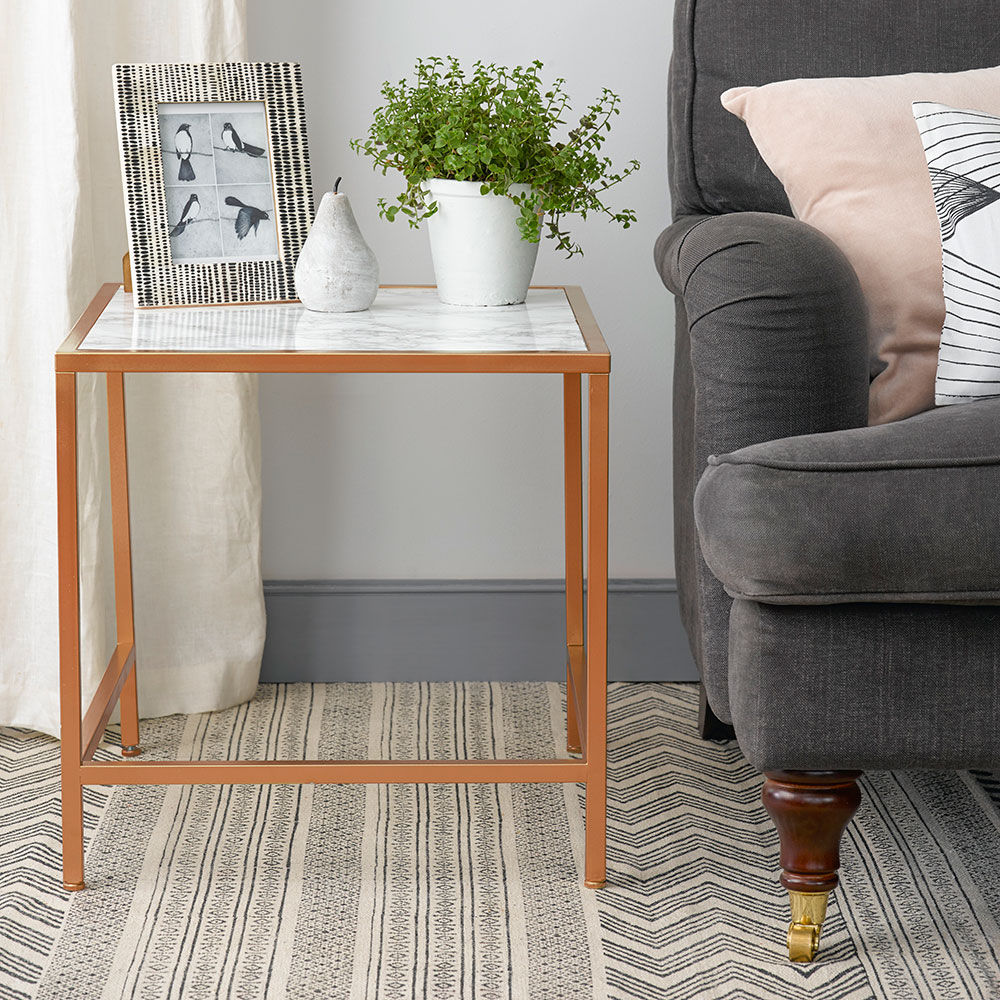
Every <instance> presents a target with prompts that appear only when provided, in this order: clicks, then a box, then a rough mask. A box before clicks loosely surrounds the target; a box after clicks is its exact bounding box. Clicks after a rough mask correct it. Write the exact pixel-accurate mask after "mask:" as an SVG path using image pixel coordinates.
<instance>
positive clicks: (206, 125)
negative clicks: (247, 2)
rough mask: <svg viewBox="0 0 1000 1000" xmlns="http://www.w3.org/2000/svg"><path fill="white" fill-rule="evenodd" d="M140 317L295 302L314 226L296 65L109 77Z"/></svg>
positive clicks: (123, 68) (138, 71)
mask: <svg viewBox="0 0 1000 1000" xmlns="http://www.w3.org/2000/svg"><path fill="white" fill-rule="evenodd" d="M114 82H115V103H116V112H117V118H118V137H119V148H120V152H121V165H122V182H123V186H124V193H125V215H126V223H127V226H128V249H129V257H130V266H131V271H132V289H133V301H134V304H135V305H136V306H137V307H150V306H175V305H225V304H238V303H248V302H289V301H294V299H295V298H296V295H295V261H296V259H297V258H298V254H299V251H300V250H301V248H302V244H303V243H304V242H305V238H306V235H307V233H308V230H309V224H310V222H311V220H312V215H313V203H312V183H311V178H310V173H309V155H308V144H307V139H306V122H305V105H304V101H303V98H302V80H301V70H300V68H299V66H298V64H297V63H183V64H167V63H123V64H119V65H116V66H115V67H114Z"/></svg>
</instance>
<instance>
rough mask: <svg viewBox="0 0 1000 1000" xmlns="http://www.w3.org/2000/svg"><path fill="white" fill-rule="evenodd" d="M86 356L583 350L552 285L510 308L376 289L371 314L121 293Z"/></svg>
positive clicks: (426, 291)
mask: <svg viewBox="0 0 1000 1000" xmlns="http://www.w3.org/2000/svg"><path fill="white" fill-rule="evenodd" d="M79 349H80V350H85V351H239V352H245V351H253V352H260V351H441V352H465V351H476V352H481V351H487V352H490V351H578V352H579V351H586V349H587V346H586V344H585V342H584V340H583V336H582V335H581V334H580V328H579V327H578V326H577V323H576V318H575V317H574V315H573V310H572V309H571V308H570V305H569V301H568V300H567V298H566V295H565V293H564V292H563V291H562V290H561V289H532V290H531V291H529V292H528V298H527V301H526V302H525V303H524V305H519V306H495V307H490V308H485V307H481V306H449V305H445V304H444V303H442V302H441V301H440V300H439V299H438V297H437V293H436V292H435V290H434V289H433V288H382V289H380V290H379V293H378V297H377V298H376V299H375V302H374V304H373V305H372V307H371V309H370V310H368V311H367V312H358V313H320V312H310V311H309V310H308V309H306V308H305V307H303V306H302V305H300V304H299V303H297V302H296V303H289V304H281V305H248V306H209V307H199V306H194V307H185V308H177V309H133V308H132V296H131V295H127V294H126V293H125V292H123V291H122V290H121V289H119V290H118V292H117V293H116V294H115V296H114V298H112V300H111V301H110V302H109V303H108V306H107V308H106V309H105V310H104V312H103V313H102V314H101V317H100V318H99V319H98V321H97V322H96V323H95V324H94V326H93V328H92V329H91V331H90V333H88V334H87V336H86V338H85V339H84V341H83V343H82V344H81V345H80V348H79Z"/></svg>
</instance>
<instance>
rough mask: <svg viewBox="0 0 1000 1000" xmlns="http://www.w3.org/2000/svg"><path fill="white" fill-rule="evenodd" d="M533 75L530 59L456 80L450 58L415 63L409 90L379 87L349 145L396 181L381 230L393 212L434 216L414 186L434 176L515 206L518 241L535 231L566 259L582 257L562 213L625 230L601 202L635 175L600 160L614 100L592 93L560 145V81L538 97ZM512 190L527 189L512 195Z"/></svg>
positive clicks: (536, 73)
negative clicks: (473, 186) (370, 116)
mask: <svg viewBox="0 0 1000 1000" xmlns="http://www.w3.org/2000/svg"><path fill="white" fill-rule="evenodd" d="M541 70H542V63H541V62H537V61H536V62H533V63H531V65H530V66H515V67H514V68H513V69H510V68H508V67H506V66H497V65H495V64H493V63H490V64H488V65H486V64H484V63H482V62H476V63H475V64H474V65H473V67H472V71H471V73H469V74H468V75H466V73H465V71H464V70H463V69H462V67H461V66H460V65H459V62H458V60H457V59H455V58H454V57H449V58H448V59H440V58H437V57H434V58H429V59H418V60H417V64H416V82H415V83H413V84H410V83H408V82H407V81H406V80H405V79H403V80H400V81H399V83H398V84H395V85H394V84H392V83H389V82H388V81H386V82H385V83H384V84H383V85H382V97H383V98H384V99H385V104H384V105H383V106H382V107H380V108H376V110H375V112H374V121H373V122H372V125H371V128H370V129H369V131H368V136H367V137H366V138H365V139H363V140H362V139H354V140H352V142H351V148H352V149H353V150H354V151H355V152H356V153H359V154H360V153H365V154H367V155H368V156H370V157H372V159H373V160H374V161H375V163H374V167H375V168H376V169H377V168H378V167H381V168H382V173H383V174H385V173H387V172H388V171H389V169H390V168H391V169H393V170H399V171H400V172H401V173H402V174H403V176H404V178H405V179H406V189H405V190H404V191H403V193H402V194H400V195H399V196H398V198H397V199H396V203H395V204H389V203H387V202H386V200H385V199H384V198H382V199H380V200H379V203H378V204H379V212H380V214H381V216H382V217H383V218H385V219H388V220H389V221H390V222H391V221H392V220H394V219H395V218H396V216H397V214H399V213H400V212H402V213H403V215H405V216H407V217H408V219H409V223H410V225H411V226H417V225H418V224H419V223H420V222H421V220H423V219H426V218H427V217H428V216H431V215H433V214H434V212H436V211H437V204H436V203H435V202H428V201H427V198H426V195H425V193H424V191H423V190H422V189H421V182H422V181H425V180H427V179H428V178H431V177H441V178H447V179H451V180H459V181H480V182H481V184H482V187H481V190H482V193H483V194H487V193H493V194H498V195H506V196H507V197H508V198H510V199H511V200H512V201H513V202H515V203H516V204H517V205H518V206H519V207H520V210H521V212H520V218H519V219H518V226H519V228H520V230H521V236H522V238H523V239H526V240H530V241H531V242H534V243H537V242H538V240H539V237H540V236H541V233H542V230H543V229H544V230H545V232H546V235H547V236H549V237H550V238H552V239H554V240H555V241H556V243H557V246H558V248H559V249H560V250H564V251H565V252H566V255H567V256H572V255H573V254H577V253H583V251H582V249H581V248H580V245H579V244H578V243H575V242H574V241H573V240H572V239H571V237H570V235H569V233H568V232H567V231H566V229H565V228H564V227H563V218H564V217H565V216H567V215H579V216H581V218H584V219H585V218H586V217H587V215H588V214H589V213H590V212H600V213H603V214H604V215H606V216H608V218H610V219H611V220H612V221H614V222H617V223H619V224H620V225H622V226H623V227H624V228H625V229H628V227H629V226H630V225H631V224H632V223H633V222H635V218H636V217H635V212H633V211H632V209H630V208H625V209H621V210H620V211H617V212H615V211H612V210H611V209H609V208H608V207H607V206H606V205H605V204H604V202H603V201H602V199H601V195H602V194H603V192H605V191H607V189H608V188H610V187H612V186H613V185H615V184H618V183H620V182H621V181H622V180H624V179H625V178H626V177H628V175H629V174H631V173H634V172H635V171H636V170H638V169H639V163H638V161H637V160H631V161H630V162H629V164H628V166H626V167H625V168H624V169H623V170H621V171H617V172H616V171H615V170H614V169H613V168H612V164H611V160H610V159H609V158H607V157H602V156H601V155H600V151H601V147H602V146H603V145H604V141H605V139H606V138H607V134H608V132H610V131H611V120H612V117H613V116H615V115H617V114H619V108H618V105H619V103H620V102H621V98H620V97H619V96H618V95H617V94H615V93H612V91H610V90H608V89H607V88H605V89H604V90H602V92H601V96H600V97H599V98H598V99H597V100H596V101H595V102H594V103H593V104H591V105H589V106H588V108H587V110H586V112H585V113H584V114H583V115H582V116H581V118H580V120H579V123H578V124H577V125H576V126H574V127H573V128H571V129H570V130H569V131H568V133H566V135H565V136H564V138H562V139H561V140H560V139H558V138H557V132H558V130H559V128H560V126H563V125H565V124H566V123H565V121H564V120H563V115H564V114H565V113H567V112H568V111H569V110H570V107H569V97H568V95H567V94H566V91H565V90H564V84H565V80H563V79H562V78H559V79H557V80H556V81H555V82H554V83H553V84H552V86H551V87H549V88H548V89H544V87H543V84H542V81H541V77H540V72H541ZM512 184H530V185H531V187H530V190H529V191H528V192H527V193H514V192H511V191H510V186H511V185H512Z"/></svg>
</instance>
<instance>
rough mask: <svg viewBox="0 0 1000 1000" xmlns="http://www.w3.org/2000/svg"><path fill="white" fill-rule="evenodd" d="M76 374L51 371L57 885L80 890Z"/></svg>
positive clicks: (81, 786) (80, 808)
mask: <svg viewBox="0 0 1000 1000" xmlns="http://www.w3.org/2000/svg"><path fill="white" fill-rule="evenodd" d="M76 481H77V468H76V375H75V374H73V373H72V372H57V373H56V499H57V504H58V544H59V713H60V737H61V741H62V742H61V746H60V750H59V752H60V757H61V763H62V825H63V888H65V889H67V890H70V891H75V890H78V889H84V888H86V886H85V885H84V882H83V785H82V782H81V775H80V765H81V763H82V759H81V758H82V755H83V746H82V743H83V735H82V718H81V715H82V706H81V703H80V590H79V586H80V550H79V536H78V532H77V497H76Z"/></svg>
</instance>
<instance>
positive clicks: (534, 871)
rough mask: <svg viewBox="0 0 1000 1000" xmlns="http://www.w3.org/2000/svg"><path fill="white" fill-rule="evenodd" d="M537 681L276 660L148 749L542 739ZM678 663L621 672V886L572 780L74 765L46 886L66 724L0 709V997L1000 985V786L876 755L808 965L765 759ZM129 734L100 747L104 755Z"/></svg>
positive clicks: (981, 994)
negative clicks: (215, 709) (672, 680)
mask: <svg viewBox="0 0 1000 1000" xmlns="http://www.w3.org/2000/svg"><path fill="white" fill-rule="evenodd" d="M562 704H563V694H562V691H561V689H560V688H559V687H557V686H556V685H547V684H493V685H489V684H461V685H450V684H419V685H418V684H413V685H378V684H372V685H365V684H344V685H332V686H324V685H316V686H311V685H276V686H272V685H266V686H261V688H260V690H259V692H258V695H257V698H256V699H255V700H254V702H252V703H251V704H250V705H248V706H241V707H240V708H238V709H233V710H231V711H229V712H220V713H216V714H213V715H202V716H191V717H187V718H184V717H176V716H175V717H171V718H168V719H161V720H154V721H150V722H147V723H144V730H143V743H144V745H145V746H146V747H147V748H148V752H149V754H150V755H151V756H154V757H161V758H169V757H174V756H176V757H181V758H184V757H199V758H205V759H211V758H215V759H222V758H226V757H247V758H249V757H252V756H276V757H296V756H299V757H300V756H303V755H305V756H315V757H320V756H323V757H332V758H336V757H364V756H366V755H367V756H372V757H383V756H393V757H401V758H403V757H416V756H420V757H449V756H460V757H461V756H468V757H487V756H526V757H532V756H550V755H556V754H557V753H558V752H559V748H560V747H562V745H563V743H564V739H565V737H564V723H563V708H562ZM696 707H697V706H696V699H695V691H694V689H693V688H692V687H691V686H689V685H679V684H678V685H650V684H616V685H613V686H612V688H611V692H610V705H609V725H610V732H611V739H610V750H609V755H610V766H611V778H612V780H611V789H610V796H609V823H610V833H609V885H608V888H607V889H605V890H603V891H601V892H597V893H594V892H590V891H588V890H585V889H583V888H582V880H581V876H580V871H581V863H582V850H583V822H582V800H581V795H580V792H579V790H578V789H577V788H576V787H575V786H560V785H509V786H500V787H495V786H491V785H470V786H464V787H455V786H423V787H412V786H393V787H390V788H384V787H378V786H372V787H369V788H364V787H353V786H345V787H339V786H304V787H298V786H281V785H279V786H269V787H266V788H254V787H231V788H213V787H203V788H141V787H134V788H128V787H122V788H117V789H114V790H113V791H111V792H110V793H109V792H108V791H107V790H103V789H94V790H92V791H89V792H88V801H87V810H88V819H89V822H90V824H91V827H92V829H91V830H90V833H89V845H88V850H87V880H88V884H89V885H90V887H91V888H90V890H89V891H87V892H84V893H79V894H75V895H73V896H70V897H69V898H68V900H67V897H66V894H64V893H62V892H61V890H60V889H59V874H58V863H59V856H58V815H57V809H58V754H57V749H58V744H56V743H54V742H53V741H51V740H48V739H46V738H44V737H39V736H33V735H30V734H25V733H19V732H16V731H11V730H4V731H2V733H0V1000H8V998H21V997H32V996H37V997H41V998H53V1000H57V998H58V1000H61V998H67V1000H68V998H73V1000H90V998H95V1000H96V998H112V997H113V998H124V997H143V998H147V997H148V998H160V997H164V998H166V997H191V998H196V997H197V998H200V997H204V998H212V1000H215V998H222V997H227V998H234V1000H235V998H240V1000H242V998H258V997H260V998H284V997H288V998H296V1000H298V998H306V997H315V998H337V1000H339V998H358V1000H367V998H373V1000H381V998H407V1000H411V998H424V997H427V998H430V997H434V998H437V997H440V998H453V997H454V998H465V997H469V998H473V997H474V998H480V1000H492V998H505V1000H507V998H509V1000H528V998H535V997H538V998H546V1000H547V998H553V1000H555V998H558V1000H572V998H596V1000H601V998H632V997H635V998H671V1000H674V998H676V1000H689V998H690V1000H695V998H697V1000H701V998H706V1000H711V998H758V997H759V998H768V1000H772V998H775V997H781V998H783V1000H784V998H788V1000H795V998H803V1000H805V998H809V1000H814V998H837V1000H841V998H843V1000H848V998H859V1000H860V998H865V1000H869V998H873V997H874V998H883V997H884V998H892V1000H922V998H928V1000H930V998H934V1000H938V998H950V997H954V998H960V1000H966V998H969V1000H986V998H990V1000H993V998H996V997H1000V968H998V958H997V947H998V943H1000V932H998V921H1000V883H998V880H997V879H996V877H995V871H996V869H997V866H998V863H1000V813H998V810H997V806H996V804H995V800H997V799H1000V785H998V783H997V782H996V781H995V780H994V779H993V778H992V777H991V776H989V775H969V774H876V775H872V776H869V777H868V778H866V779H865V788H864V791H865V804H864V805H863V806H862V809H861V810H860V812H859V814H858V816H857V819H856V821H855V823H854V824H853V825H852V827H851V829H850V832H849V834H848V837H847V838H846V842H845V845H844V858H843V861H844V872H843V885H842V889H841V890H840V892H839V893H838V895H837V897H835V898H836V900H837V901H836V902H834V903H833V904H832V905H831V912H830V915H829V918H828V924H827V928H826V930H825V933H824V939H823V945H822V951H821V953H820V960H819V961H817V962H816V963H814V964H813V965H812V966H792V965H790V964H789V963H788V962H787V961H786V959H785V957H784V953H783V948H782V939H783V934H784V924H785V919H786V917H785V911H784V908H783V905H782V900H781V895H780V891H779V890H778V888H777V886H776V878H775V873H776V853H777V841H776V837H775V835H774V833H773V830H772V829H771V827H770V824H769V822H768V820H767V818H766V816H765V814H764V812H763V810H762V809H761V807H760V805H759V792H760V779H759V777H758V776H757V775H755V774H754V772H753V770H752V769H751V768H750V767H749V766H748V765H747V764H746V762H745V761H744V760H743V759H742V757H741V756H740V754H739V751H738V749H737V748H736V747H735V746H734V745H732V744H730V745H717V744H711V743H704V742H702V741H701V740H699V739H697V738H696V737H695V736H694V733H693V720H694V715H695V712H696ZM112 753H113V751H108V753H107V755H108V756H110V755H111V754H112Z"/></svg>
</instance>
